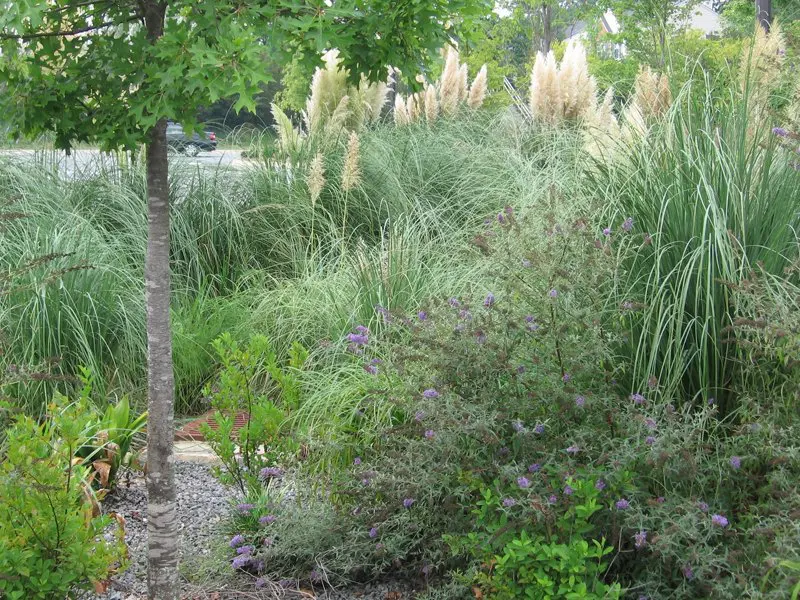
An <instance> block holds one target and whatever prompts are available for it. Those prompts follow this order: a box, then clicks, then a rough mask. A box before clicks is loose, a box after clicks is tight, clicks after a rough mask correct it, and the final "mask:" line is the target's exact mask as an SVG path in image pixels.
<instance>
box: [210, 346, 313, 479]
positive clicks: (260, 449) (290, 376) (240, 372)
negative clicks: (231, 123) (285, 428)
mask: <svg viewBox="0 0 800 600" xmlns="http://www.w3.org/2000/svg"><path fill="white" fill-rule="evenodd" d="M213 345H214V349H215V350H216V352H217V355H218V356H219V359H220V361H221V363H222V364H221V369H220V373H219V376H218V380H217V382H216V383H215V384H214V386H213V387H212V386H208V387H207V389H206V392H205V394H206V395H207V396H210V397H211V406H212V408H213V409H214V416H213V419H214V422H215V424H216V425H217V427H216V428H214V429H212V428H211V427H210V426H209V425H208V424H205V423H204V424H203V426H202V433H203V435H204V437H205V439H206V441H207V442H208V443H209V444H210V445H211V448H212V449H213V450H214V453H215V454H216V455H217V456H218V457H219V459H220V460H221V461H222V464H223V468H222V469H217V475H218V476H219V477H220V480H221V481H223V482H224V483H228V484H233V485H236V486H237V487H238V488H239V490H240V491H241V492H242V494H253V493H254V491H257V490H259V489H260V488H261V481H262V480H267V481H270V480H271V479H274V478H277V477H279V475H280V472H281V469H280V468H279V467H278V466H277V464H278V463H279V462H280V460H281V458H282V453H283V452H285V451H287V450H296V448H294V447H293V445H292V443H291V440H286V441H282V440H281V439H280V438H279V436H278V434H279V432H280V428H281V425H282V424H283V422H284V420H285V419H286V416H287V415H288V413H289V412H290V411H291V410H292V409H293V408H296V406H297V404H298V402H299V388H298V385H297V382H296V377H295V373H296V372H297V371H299V370H300V369H302V367H303V364H304V363H305V360H306V358H307V356H308V354H307V352H306V351H305V350H304V349H303V348H302V347H301V346H295V347H294V348H293V349H292V352H291V359H290V363H289V365H288V367H287V368H286V369H281V368H280V367H279V366H278V364H277V360H276V358H275V354H274V353H273V352H272V351H271V350H270V347H269V342H268V341H267V339H266V338H265V337H263V336H253V337H252V338H251V339H250V341H249V343H248V344H247V346H245V347H242V346H240V345H239V343H238V342H236V341H235V340H234V339H233V338H232V337H231V336H230V335H228V334H224V335H222V336H221V337H220V338H218V339H217V340H215V341H214V343H213ZM267 374H268V375H270V376H271V378H272V381H273V382H274V383H275V384H276V386H277V387H275V388H273V390H272V391H273V393H278V392H281V398H282V401H281V403H277V402H273V401H271V400H270V399H269V397H268V396H267V395H266V394H264V393H259V392H258V391H257V390H258V389H259V386H258V385H257V380H258V379H259V378H260V377H263V376H264V375H267ZM242 412H243V413H244V415H245V419H246V422H245V424H244V426H243V427H242V428H241V429H239V431H237V432H236V433H235V434H234V432H233V426H234V422H235V419H236V416H237V415H238V414H239V413H242Z"/></svg>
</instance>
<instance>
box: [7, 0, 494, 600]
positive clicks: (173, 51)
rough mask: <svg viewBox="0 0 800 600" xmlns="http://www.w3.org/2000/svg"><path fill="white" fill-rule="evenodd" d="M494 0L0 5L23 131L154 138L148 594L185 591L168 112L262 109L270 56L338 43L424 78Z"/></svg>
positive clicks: (369, 70)
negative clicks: (176, 469) (452, 28)
mask: <svg viewBox="0 0 800 600" xmlns="http://www.w3.org/2000/svg"><path fill="white" fill-rule="evenodd" d="M490 8H491V5H490V2H489V1H488V0H427V1H426V0H420V1H415V2H396V1H395V0H327V1H326V0H304V1H298V0H260V1H259V0H256V1H250V0H248V1H245V0H97V1H92V0H26V1H24V2H19V1H16V0H0V43H2V46H1V47H0V51H1V52H2V60H0V88H2V87H3V86H6V89H7V93H5V94H3V95H2V97H0V114H3V115H4V116H5V117H6V118H7V119H8V120H9V122H10V123H11V126H12V127H13V131H14V134H15V135H16V136H19V135H37V134H39V133H42V132H45V131H53V132H55V143H56V145H57V147H59V148H63V149H66V150H69V149H70V147H71V145H72V144H73V143H74V142H76V141H78V142H94V143H98V144H99V145H100V147H101V148H102V149H104V150H115V149H128V150H133V149H135V148H137V146H138V145H140V144H145V146H146V169H147V215H148V243H147V254H146V258H145V298H146V299H145V302H146V306H147V348H148V357H147V362H148V410H149V419H150V422H149V426H148V459H147V491H148V544H149V554H148V589H149V597H150V598H151V599H159V600H161V599H169V600H172V599H174V598H176V596H177V588H178V586H177V515H176V507H175V486H174V474H173V469H172V441H173V440H172V438H173V435H174V434H173V411H174V408H173V396H174V389H173V388H174V382H173V371H172V347H171V334H170V319H169V301H170V291H169V290H170V267H169V193H168V192H169V186H168V179H167V176H168V163H167V144H166V127H167V120H168V119H171V120H175V121H179V122H182V123H184V125H185V126H186V127H187V128H188V129H191V128H192V127H194V126H195V125H196V113H197V109H198V107H199V106H201V105H208V104H211V103H213V102H215V101H216V100H218V99H219V98H222V97H225V96H230V95H231V94H234V95H237V96H238V99H237V101H236V103H235V105H234V108H235V110H237V111H238V110H240V109H242V108H245V107H246V108H249V109H251V110H252V109H253V108H254V106H253V96H254V95H255V94H256V93H257V92H258V90H259V86H260V85H261V84H263V83H266V82H267V81H268V79H269V73H268V72H267V71H266V70H264V69H263V68H261V65H263V64H264V62H265V61H264V56H265V55H266V56H270V57H271V58H273V57H274V56H276V55H280V54H283V53H285V52H287V51H292V52H297V51H302V52H303V56H304V60H306V61H307V62H309V63H314V62H315V61H319V51H320V50H322V49H324V48H326V47H328V46H337V47H339V49H340V50H341V52H342V57H343V64H344V66H345V67H346V68H348V69H349V70H350V73H351V74H352V75H353V76H354V77H355V76H357V74H360V73H364V74H366V75H367V76H369V77H370V78H372V79H377V78H381V77H384V76H385V72H386V65H394V66H395V67H398V68H400V69H401V70H402V72H403V73H417V72H419V70H420V68H419V67H420V66H421V63H422V62H423V61H424V60H425V59H426V58H427V57H428V56H429V55H431V54H433V53H434V52H435V50H436V49H437V48H438V47H440V46H441V45H442V44H443V43H445V42H446V41H447V39H448V31H447V30H446V28H445V24H446V23H448V22H453V24H455V25H459V24H462V23H466V22H468V21H469V20H470V19H472V18H474V17H475V16H477V15H480V14H483V13H485V12H488V10H489V9H490Z"/></svg>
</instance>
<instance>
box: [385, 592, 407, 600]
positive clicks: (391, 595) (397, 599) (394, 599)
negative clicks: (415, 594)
mask: <svg viewBox="0 0 800 600" xmlns="http://www.w3.org/2000/svg"><path fill="white" fill-rule="evenodd" d="M402 598H403V594H401V593H400V592H386V600H402Z"/></svg>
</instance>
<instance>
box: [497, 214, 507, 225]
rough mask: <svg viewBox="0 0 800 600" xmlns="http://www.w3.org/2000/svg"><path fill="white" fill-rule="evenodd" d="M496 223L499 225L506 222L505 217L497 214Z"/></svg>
mask: <svg viewBox="0 0 800 600" xmlns="http://www.w3.org/2000/svg"><path fill="white" fill-rule="evenodd" d="M497 222H498V223H500V224H501V225H502V224H503V223H505V222H506V217H505V215H503V213H497Z"/></svg>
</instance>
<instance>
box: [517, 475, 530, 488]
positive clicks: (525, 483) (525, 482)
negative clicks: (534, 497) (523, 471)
mask: <svg viewBox="0 0 800 600" xmlns="http://www.w3.org/2000/svg"><path fill="white" fill-rule="evenodd" d="M517 485H518V486H519V487H521V488H522V489H523V490H524V489H526V488H529V487H531V482H530V480H529V479H528V478H527V477H518V478H517Z"/></svg>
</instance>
